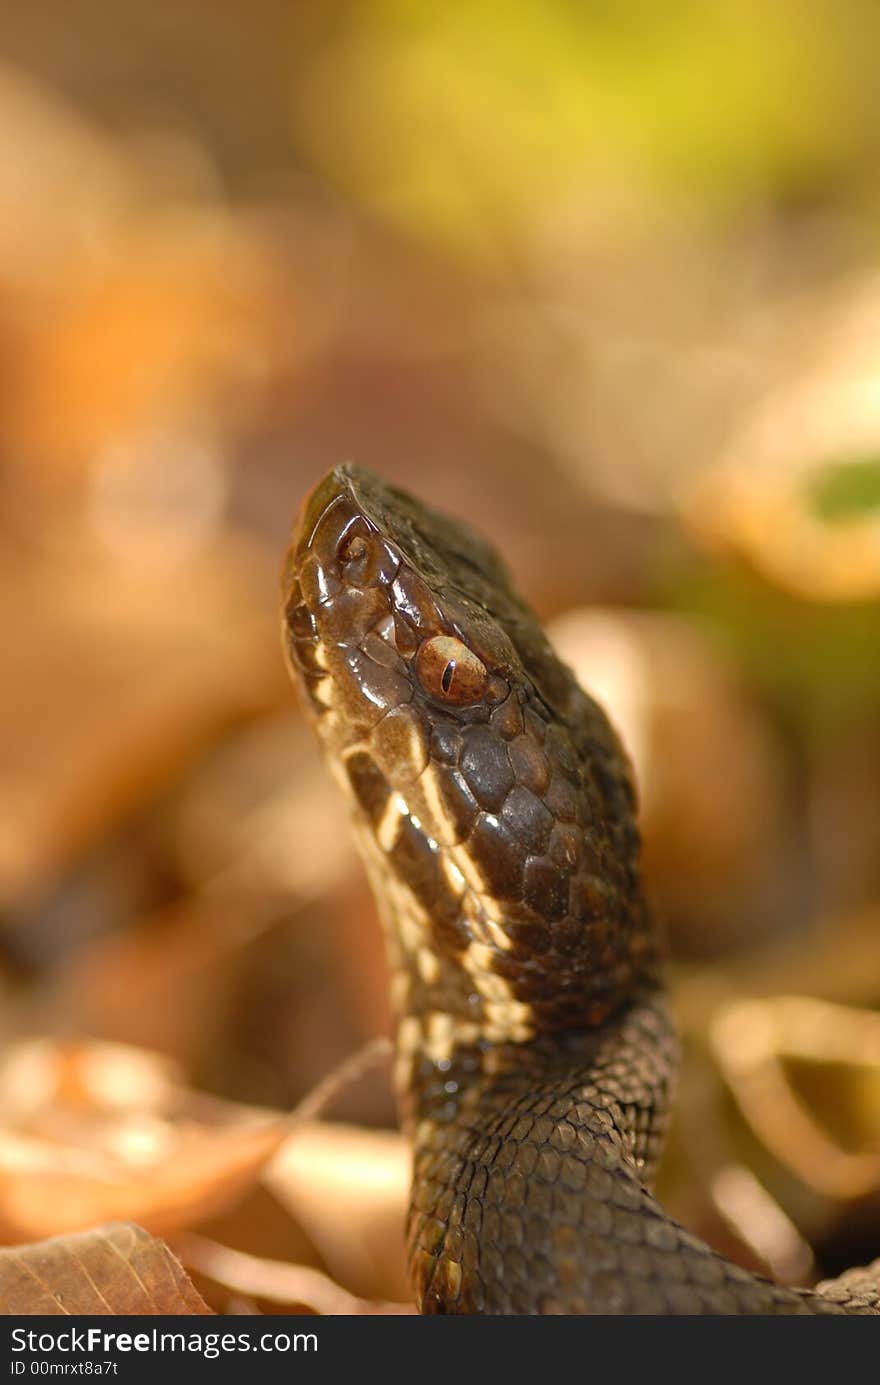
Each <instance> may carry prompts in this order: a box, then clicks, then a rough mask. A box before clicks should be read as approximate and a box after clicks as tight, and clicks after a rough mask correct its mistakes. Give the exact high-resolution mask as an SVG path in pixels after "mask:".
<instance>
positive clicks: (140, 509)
mask: <svg viewBox="0 0 880 1385" xmlns="http://www.w3.org/2000/svg"><path fill="white" fill-rule="evenodd" d="M878 51H880V11H878V9H877V7H876V6H875V5H874V4H873V3H871V0H834V3H832V0H799V3H798V4H792V3H787V0H782V3H778V4H775V5H772V6H771V5H766V4H764V3H762V0H712V2H711V3H705V2H704V3H699V4H698V3H694V0H668V3H666V4H664V5H662V6H658V5H654V4H651V3H648V0H618V3H615V4H607V3H594V4H590V5H576V4H572V3H570V2H569V0H508V3H506V4H505V5H504V6H497V7H496V6H478V5H471V4H466V3H464V2H463V0H450V3H447V4H445V5H442V6H441V5H434V4H429V3H427V2H426V0H410V3H408V4H401V3H397V2H396V0H358V3H353V2H352V0H349V3H344V2H343V0H325V2H324V3H322V4H314V5H309V4H297V3H291V2H290V0H287V3H285V0H250V3H249V4H247V5H239V4H235V3H233V0H229V3H224V4H217V3H208V0H175V3H174V4H173V5H171V4H170V3H167V0H159V3H154V4H151V5H146V4H139V3H133V4H129V5H127V6H125V7H123V8H122V9H120V8H119V7H118V6H110V5H108V4H107V3H106V0H73V2H72V3H69V4H67V5H65V7H64V11H63V20H61V19H60V18H59V10H58V7H57V6H55V5H52V4H50V3H48V2H47V0H31V3H29V4H28V5H27V6H3V7H2V9H0V127H2V128H3V129H4V130H6V135H5V136H4V137H3V139H2V142H0V538H2V542H0V611H2V621H0V623H2V629H3V632H4V635H3V668H4V676H3V679H2V683H0V708H2V718H0V737H2V757H0V989H2V1016H3V1018H2V1051H0V1091H2V1093H3V1102H2V1106H0V1111H2V1117H3V1121H4V1128H3V1130H2V1131H0V1235H2V1237H3V1239H4V1240H5V1241H7V1242H13V1243H15V1242H28V1241H31V1240H35V1239H37V1238H38V1237H40V1236H47V1235H51V1234H56V1233H64V1232H69V1231H72V1230H76V1229H78V1228H81V1227H86V1226H91V1225H94V1224H96V1223H98V1222H100V1221H103V1220H106V1219H107V1218H108V1216H110V1215H113V1216H131V1217H133V1218H134V1219H135V1220H137V1221H140V1222H141V1223H142V1224H143V1225H145V1226H147V1227H148V1228H149V1229H153V1230H157V1231H159V1232H160V1233H161V1234H165V1235H167V1236H168V1237H169V1238H170V1239H171V1241H172V1244H173V1245H175V1246H176V1247H177V1248H178V1249H179V1250H180V1253H181V1255H182V1256H183V1258H184V1262H185V1263H187V1264H189V1265H190V1267H191V1268H193V1270H194V1272H198V1273H199V1274H200V1275H201V1278H200V1279H199V1283H200V1285H201V1287H202V1288H203V1290H204V1292H205V1293H206V1294H207V1295H208V1297H209V1301H210V1302H212V1303H213V1304H214V1306H216V1307H220V1308H223V1307H229V1305H230V1304H231V1303H232V1304H237V1305H238V1308H239V1311H243V1310H242V1308H241V1305H242V1303H245V1304H246V1305H251V1306H252V1307H259V1306H265V1304H266V1302H267V1301H268V1302H271V1304H272V1305H273V1306H274V1308H275V1310H276V1311H281V1309H280V1307H279V1305H281V1306H282V1307H283V1305H284V1304H285V1303H287V1302H288V1301H290V1302H303V1301H305V1300H306V1299H307V1295H305V1294H304V1293H303V1294H300V1296H299V1298H298V1297H297V1294H296V1293H294V1292H292V1291H289V1289H288V1286H287V1281H286V1280H283V1276H282V1278H281V1279H279V1280H278V1281H277V1283H276V1289H277V1292H275V1294H274V1297H273V1296H272V1294H271V1293H269V1294H268V1298H267V1293H266V1286H267V1284H268V1285H269V1287H270V1288H271V1283H270V1281H271V1278H272V1271H271V1268H269V1269H267V1268H266V1267H267V1266H269V1267H271V1266H272V1265H274V1266H275V1267H276V1270H278V1267H279V1266H281V1265H286V1264H307V1265H311V1266H315V1267H319V1268H320V1269H322V1270H324V1271H325V1272H326V1273H327V1274H328V1275H329V1276H330V1278H331V1279H332V1280H333V1281H334V1282H335V1283H337V1284H340V1285H342V1286H344V1287H345V1288H346V1289H348V1290H350V1291H351V1292H353V1293H355V1294H357V1295H360V1296H362V1297H363V1298H364V1299H368V1300H374V1299H390V1300H404V1299H406V1297H407V1289H406V1282H405V1277H404V1273H403V1269H402V1252H401V1249H400V1246H401V1234H400V1217H401V1208H402V1206H403V1202H404V1199H405V1184H406V1156H405V1151H403V1150H402V1148H401V1147H400V1145H399V1142H398V1141H397V1138H396V1136H395V1135H394V1134H393V1126H394V1105H393V1100H392V1097H391V1093H390V1087H389V1079H388V1074H387V1070H386V1069H384V1068H382V1067H381V1066H379V1067H378V1068H375V1069H373V1070H372V1071H371V1072H369V1073H367V1074H366V1075H364V1076H362V1077H361V1078H360V1079H359V1080H357V1081H354V1082H351V1083H349V1084H347V1085H346V1086H345V1087H344V1089H343V1090H342V1091H341V1092H340V1093H339V1095H338V1096H337V1097H336V1099H335V1100H334V1102H333V1105H332V1110H331V1114H332V1116H333V1117H335V1118H336V1124H334V1125H333V1127H332V1128H331V1129H330V1131H329V1132H328V1131H326V1130H324V1129H323V1128H319V1127H317V1126H315V1127H314V1128H313V1127H311V1126H310V1127H309V1129H308V1130H307V1131H306V1132H305V1133H304V1134H303V1136H302V1139H301V1140H300V1141H299V1143H297V1137H295V1136H294V1137H291V1139H290V1140H289V1141H286V1142H285V1143H284V1145H283V1146H282V1147H280V1148H279V1149H278V1150H277V1151H276V1152H274V1153H273V1156H272V1162H271V1163H268V1164H267V1163H266V1159H267V1158H268V1152H267V1149H264V1148H263V1146H262V1145H261V1146H260V1151H261V1152H259V1153H257V1154H254V1150H253V1148H252V1144H248V1140H250V1139H251V1136H252V1133H253V1131H252V1125H251V1123H252V1122H253V1120H255V1119H257V1118H258V1117H259V1118H261V1119H264V1120H271V1113H272V1112H277V1111H284V1110H288V1109H289V1108H290V1107H291V1106H292V1105H293V1104H294V1103H296V1102H297V1101H298V1100H300V1099H301V1098H302V1097H304V1096H305V1095H306V1094H307V1093H308V1092H310V1091H311V1090H312V1089H313V1088H314V1086H315V1084H316V1083H317V1082H318V1081H319V1080H320V1079H321V1078H323V1077H324V1076H325V1075H326V1074H327V1073H329V1072H330V1071H331V1070H332V1069H333V1068H334V1067H335V1066H336V1065H337V1064H338V1063H339V1062H340V1061H342V1060H343V1059H345V1058H346V1057H347V1056H348V1055H350V1054H352V1053H353V1052H355V1051H357V1050H358V1048H359V1047H360V1046H361V1045H362V1044H363V1042H364V1041H365V1040H366V1039H367V1038H369V1037H370V1036H372V1035H374V1034H377V1033H382V1032H387V1030H388V1012H387V1000H386V976H385V968H384V957H383V954H382V944H381V938H380V936H379V933H378V930H377V925H376V922H375V918H374V912H373V906H372V902H371V899H370V897H369V895H368V892H367V890H366V886H365V884H364V881H363V878H362V876H361V872H360V869H359V867H358V865H357V863H356V861H355V860H354V858H353V855H352V852H351V848H350V845H349V840H348V835H347V831H346V827H345V818H344V814H343V811H342V807H341V804H340V803H339V802H338V801H337V797H336V793H335V790H334V788H333V787H332V785H330V784H329V783H328V782H327V780H326V778H325V774H324V772H323V770H322V768H321V766H320V764H319V763H318V760H317V756H316V752H315V751H314V749H313V746H312V743H311V739H310V735H309V733H308V731H307V729H306V728H305V726H304V724H303V723H302V721H301V719H300V716H299V713H298V710H297V708H296V705H295V703H294V699H293V694H292V690H291V688H290V686H289V684H288V681H287V678H286V675H285V673H284V670H283V665H282V660H281V655H280V647H279V637H278V632H277V618H276V603H277V597H276V591H277V576H278V572H279V568H280V562H281V557H282V553H283V549H284V546H285V543H286V539H287V535H288V533H289V529H290V525H291V522H292V518H293V515H294V513H295V511H296V508H297V506H298V505H299V503H300V500H301V499H302V496H303V494H304V492H305V491H306V489H307V488H308V487H309V486H310V485H311V484H313V483H314V481H315V480H316V479H317V478H318V477H319V476H320V475H321V473H322V472H323V471H324V470H326V469H327V468H329V467H330V466H333V465H335V464H336V463H338V462H340V461H344V460H354V461H357V462H360V463H363V464H366V465H368V466H371V467H373V468H375V469H376V470H378V471H380V472H381V473H382V474H383V475H385V476H387V477H388V478H390V479H393V480H394V481H396V482H398V483H400V484H402V485H405V486H406V487H408V488H411V489H413V490H414V491H416V492H417V493H418V494H419V495H420V496H421V497H423V498H424V499H426V500H429V501H432V502H434V503H435V504H437V505H440V506H442V507H443V508H445V509H447V510H450V511H453V512H455V513H457V514H460V515H463V516H466V517H470V518H471V519H473V520H474V521H475V522H477V523H478V525H479V526H480V527H481V528H482V529H484V530H485V531H486V532H487V533H488V534H489V535H490V536H491V538H492V539H493V540H494V541H495V542H496V543H497V545H498V546H499V547H500V549H501V551H502V552H503V554H504V555H505V557H506V560H507V562H508V564H509V566H510V567H511V568H512V570H513V572H514V573H515V576H516V579H517V583H518V585H519V586H520V588H521V590H522V591H523V592H524V593H525V594H526V595H527V596H528V598H529V599H530V601H531V602H532V604H533V605H534V606H535V607H536V608H537V609H538V610H539V612H540V613H541V615H542V616H543V617H545V618H546V619H547V620H548V621H549V622H551V626H552V631H553V634H554V636H555V638H556V640H557V643H558V645H559V647H560V648H561V649H562V651H563V653H564V655H565V657H566V658H567V659H568V660H569V661H570V662H571V663H573V664H574V665H575V666H576V667H577V668H578V670H579V671H580V673H581V675H582V678H583V681H584V682H585V684H586V685H587V686H588V687H589V688H590V689H591V690H592V691H594V692H596V693H597V694H598V695H599V696H600V697H601V698H602V699H603V700H604V701H605V702H606V704H607V705H608V707H609V709H610V711H611V714H612V717H613V718H614V720H615V721H616V722H617V724H618V725H619V727H620V728H621V729H622V731H623V734H624V736H625V739H626V742H627V745H628V746H629V748H630V751H631V753H632V755H633V758H634V760H635V763H636V766H637V770H638V775H639V780H640V787H641V797H642V813H643V830H644V837H645V856H646V871H647V875H648V879H649V886H650V891H651V894H652V897H653V899H654V901H655V905H656V908H657V910H658V912H659V914H660V916H661V918H662V920H663V923H664V927H665V929H666V933H667V936H668V939H669V948H670V953H671V956H672V979H673V985H674V995H675V1001H676V1006H677V1012H678V1014H679V1016H680V1019H681V1024H682V1027H683V1030H684V1033H685V1039H686V1062H685V1066H684V1073H683V1078H682V1084H681V1090H680V1094H679V1106H680V1115H679V1117H678V1120H677V1125H676V1129H675V1132H674V1135H673V1139H672V1142H671V1147H670V1151H669V1157H668V1159H667V1161H666V1167H665V1170H664V1181H663V1190H664V1196H665V1198H666V1201H667V1204H668V1205H669V1207H670V1209H671V1210H672V1211H674V1212H675V1213H676V1214H677V1215H678V1216H680V1217H682V1218H684V1219H685V1220H686V1221H687V1222H688V1224H689V1225H690V1226H692V1227H693V1228H695V1229H696V1230H698V1231H700V1232H701V1233H702V1234H704V1235H706V1236H708V1237H709V1238H710V1239H711V1240H712V1241H713V1243H715V1244H717V1245H719V1246H721V1247H722V1248H723V1249H724V1250H726V1251H727V1253H728V1254H731V1255H733V1256H735V1257H736V1258H737V1259H739V1260H740V1261H742V1262H743V1263H746V1264H749V1265H753V1266H755V1267H758V1268H761V1269H764V1270H769V1271H770V1272H772V1273H773V1274H775V1275H777V1276H779V1277H781V1278H785V1279H788V1280H790V1281H792V1282H797V1283H809V1282H812V1281H813V1280H814V1279H815V1278H816V1277H817V1275H819V1274H822V1273H831V1272H836V1271H838V1270H839V1269H841V1268H843V1267H844V1266H845V1265H847V1264H848V1263H851V1262H854V1261H860V1260H861V1261H863V1260H865V1259H867V1258H870V1257H871V1256H872V1255H877V1254H878V1253H880V1015H878V1011H877V1007H878V1006H880V657H878V651H880V88H878V85H877V80H876V72H877V57H878ZM255 1113H256V1114H255ZM243 1132H244V1133H243ZM242 1141H244V1144H243V1143H242ZM309 1141H311V1142H312V1143H311V1144H310V1143H309ZM245 1146H246V1147H247V1148H246V1149H245ZM175 1237H177V1240H175V1239H174V1238H175ZM187 1238H189V1239H188V1240H187ZM224 1254H226V1259H223V1255H224ZM229 1254H232V1255H233V1256H235V1255H238V1256H240V1257H245V1259H239V1260H234V1259H233V1260H232V1261H230V1260H229ZM212 1257H213V1258H212ZM230 1266H232V1268H231V1269H230ZM236 1266H237V1267H238V1269H235V1267H236ZM261 1266H262V1268H263V1270H265V1272H266V1275H268V1278H266V1277H265V1276H264V1278H263V1279H260V1278H259V1273H260V1267H261ZM248 1267H249V1268H248ZM255 1267H256V1268H255ZM279 1273H280V1272H279ZM248 1274H250V1275H251V1278H250V1279H248ZM236 1275H238V1279H237V1278H236ZM254 1275H256V1276H257V1277H256V1279H254V1277H253V1276H254ZM239 1281H241V1282H239ZM282 1281H283V1282H282Z"/></svg>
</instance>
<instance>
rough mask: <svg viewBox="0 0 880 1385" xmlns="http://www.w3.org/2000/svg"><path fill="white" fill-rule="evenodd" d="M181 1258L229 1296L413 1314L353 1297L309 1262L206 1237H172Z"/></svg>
mask: <svg viewBox="0 0 880 1385" xmlns="http://www.w3.org/2000/svg"><path fill="white" fill-rule="evenodd" d="M175 1248H176V1249H177V1252H178V1254H179V1255H180V1258H181V1260H182V1261H183V1262H184V1264H185V1265H187V1266H188V1267H189V1268H190V1269H192V1270H194V1271H195V1272H196V1273H197V1274H199V1275H202V1276H204V1277H205V1278H206V1279H210V1280H212V1281H213V1282H214V1283H215V1284H217V1285H219V1286H220V1287H221V1288H223V1289H225V1290H228V1291H229V1292H230V1294H232V1295H238V1296H241V1295H244V1296H245V1298H247V1299H250V1300H254V1299H264V1300H267V1301H268V1302H269V1303H270V1304H272V1305H273V1306H274V1305H276V1304H277V1305H284V1306H285V1307H286V1308H288V1309H290V1308H294V1309H297V1310H301V1309H306V1310H307V1311H310V1312H313V1313H317V1314H321V1315H322V1316H323V1315H327V1314H330V1315H333V1316H339V1315H341V1316H345V1317H365V1316H373V1315H379V1316H386V1315H392V1316H402V1315H406V1314H410V1313H415V1308H414V1307H413V1306H412V1305H411V1304H409V1303H390V1302H377V1301H373V1300H369V1299H362V1298H357V1297H356V1296H355V1295H354V1294H350V1293H349V1292H348V1291H347V1290H346V1289H343V1288H342V1287H341V1285H339V1284H336V1283H334V1281H333V1280H332V1279H331V1278H330V1277H329V1275H326V1274H322V1273H321V1271H320V1270H316V1269H312V1268H311V1267H310V1266H308V1265H290V1264H286V1263H284V1262H283V1261H280V1260H266V1259H262V1258H260V1257H259V1256H256V1255H243V1254H242V1253H241V1251H238V1250H230V1249H229V1247H228V1246H221V1245H218V1244H217V1242H216V1241H211V1240H209V1239H208V1238H207V1237H206V1236H194V1235H189V1234H185V1235H183V1236H180V1237H178V1238H177V1239H176V1241H175Z"/></svg>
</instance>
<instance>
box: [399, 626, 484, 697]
mask: <svg viewBox="0 0 880 1385" xmlns="http://www.w3.org/2000/svg"><path fill="white" fill-rule="evenodd" d="M416 673H417V674H418V676H419V681H420V682H421V684H422V687H423V688H424V689H425V692H427V693H429V694H430V696H431V697H436V698H437V699H438V701H440V702H451V703H453V704H454V705H455V706H456V707H466V706H467V705H468V703H471V702H479V700H480V698H481V697H482V696H483V693H484V692H485V689H486V684H487V683H488V681H489V673H488V670H487V668H486V665H485V664H484V663H483V662H482V660H480V659H478V658H477V656H476V654H474V652H473V650H471V649H468V647H467V645H466V644H462V642H461V640H457V639H455V638H454V636H452V635H435V636H434V637H433V639H430V640H425V643H424V644H423V645H422V647H421V649H420V650H419V652H418V654H417V655H416Z"/></svg>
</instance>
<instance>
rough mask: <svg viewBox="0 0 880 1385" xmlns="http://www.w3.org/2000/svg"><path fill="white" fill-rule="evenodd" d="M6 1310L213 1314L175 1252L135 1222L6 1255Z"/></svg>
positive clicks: (0, 1297) (2, 1278)
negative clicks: (194, 1286)
mask: <svg viewBox="0 0 880 1385" xmlns="http://www.w3.org/2000/svg"><path fill="white" fill-rule="evenodd" d="M0 1303H2V1305H3V1307H2V1308H0V1312H2V1313H3V1314H4V1315H6V1316H12V1315H16V1316H19V1317H21V1316H31V1315H33V1314H42V1313H46V1314H52V1315H56V1316H58V1315H61V1314H95V1315H101V1316H105V1315H108V1314H119V1315H122V1314H128V1313H137V1314H145V1315H149V1316H151V1317H155V1316H156V1315H158V1314H162V1313H170V1314H174V1315H175V1316H177V1315H181V1314H198V1315H200V1316H205V1315H207V1314H210V1312H211V1310H210V1308H209V1307H208V1306H207V1304H206V1303H205V1301H204V1299H202V1298H201V1296H200V1295H199V1294H198V1293H196V1290H195V1289H194V1288H193V1286H192V1284H191V1283H190V1281H189V1279H188V1278H187V1276H186V1274H185V1273H184V1270H183V1267H182V1266H181V1264H180V1262H179V1261H178V1260H177V1259H176V1258H175V1256H174V1255H172V1253H171V1251H170V1250H169V1249H168V1247H167V1246H166V1245H165V1244H164V1243H163V1242H162V1241H157V1240H155V1239H154V1238H153V1237H152V1236H149V1235H148V1234H147V1232H146V1231H144V1230H143V1228H142V1227H140V1226H135V1225H134V1223H132V1222H111V1223H109V1224H108V1225H106V1226H99V1227H96V1228H95V1229H94V1230H92V1231H85V1232H82V1233H81V1234H79V1235H75V1236H59V1237H55V1238H53V1239H52V1240H48V1241H38V1242H36V1243H35V1244H33V1245H26V1246H16V1247H14V1248H12V1249H10V1250H0Z"/></svg>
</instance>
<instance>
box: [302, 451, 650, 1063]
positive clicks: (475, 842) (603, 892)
mask: <svg viewBox="0 0 880 1385" xmlns="http://www.w3.org/2000/svg"><path fill="white" fill-rule="evenodd" d="M283 604H284V636H285V648H286V652H287V657H288V662H289V664H290V668H291V671H292V673H293V676H294V679H295V681H296V682H297V683H298V685H299V687H300V689H301V690H302V693H303V695H304V700H305V704H306V707H307V710H308V712H309V714H310V716H311V719H312V720H313V722H314V724H315V727H316V730H317V732H318V736H319V739H320V740H321V742H322V745H323V748H324V750H325V753H326V755H327V757H328V759H329V761H330V764H331V766H332V768H333V769H334V771H335V773H336V775H337V778H338V779H339V780H340V781H341V782H342V784H343V786H344V788H345V791H346V793H347V794H348V796H349V799H350V801H351V802H352V804H353V807H354V811H355V817H356V821H357V824H358V827H359V841H360V845H361V849H362V853H363V855H364V858H365V861H366V864H367V867H368V870H369V873H370V876H371V881H372V884H373V887H374V891H375V893H376V894H377V896H378V898H379V901H380V905H381V906H382V909H383V913H384V915H385V918H386V921H387V922H388V924H389V927H390V930H391V932H392V935H393V938H394V947H395V956H396V959H397V962H398V964H399V966H402V967H403V969H404V970H405V971H407V973H408V975H409V977H410V980H409V983H408V984H409V990H408V994H407V995H406V996H405V997H402V998H401V1008H402V1009H406V1008H407V1007H409V1008H414V1006H415V1003H416V1002H415V997H414V988H416V989H419V988H420V989H421V990H424V991H426V992H428V993H429V994H426V995H424V996H422V997H421V998H420V1001H419V1003H420V1004H421V1003H422V1002H424V1004H425V1005H427V1006H428V1007H429V1008H430V1010H431V1011H432V1012H433V1013H440V1014H448V1013H455V1014H456V1015H457V1016H458V1017H459V1018H462V1017H463V1016H470V1017H471V1020H473V1023H474V1024H476V1025H477V1026H478V1027H479V1026H483V1031H485V1032H483V1031H481V1032H483V1036H484V1037H485V1033H488V1034H489V1037H490V1038H493V1037H494V1038H498V1037H502V1036H507V1037H513V1038H521V1039H522V1038H526V1037H529V1036H530V1035H531V1034H532V1033H534V1032H536V1031H537V1030H539V1029H543V1028H548V1027H549V1028H563V1027H568V1026H579V1025H583V1024H589V1023H596V1022H598V1021H599V1020H601V1019H602V1018H604V1016H605V1015H606V1014H607V1013H608V1012H609V1011H610V1010H611V1009H612V1008H614V1007H615V1006H616V1005H617V1004H619V1003H620V1001H621V1000H622V998H623V997H624V996H625V995H626V994H627V993H628V992H629V990H630V989H631V988H632V986H633V984H634V981H635V979H636V978H637V977H638V975H639V973H640V972H641V971H642V969H643V965H644V961H645V958H646V956H648V955H649V954H650V953H651V952H652V945H651V942H650V930H649V927H648V924H647V915H646V911H645V909H644V907H643V905H642V900H641V893H640V886H639V873H638V850H639V842H638V834H637V831H636V826H635V804H634V793H633V788H632V784H631V779H630V775H629V770H628V764H627V761H626V757H625V755H624V754H623V751H622V750H621V747H620V744H619V742H618V740H617V738H616V736H615V735H614V733H613V731H612V730H611V728H610V726H609V724H608V722H607V719H606V718H605V715H604V713H603V712H602V711H601V709H600V708H599V707H598V706H597V704H596V703H595V702H593V701H592V699H590V698H589V697H588V696H587V695H586V694H585V693H584V692H583V691H582V690H581V689H580V687H579V686H578V684H577V682H576V680H575V678H574V676H573V674H572V673H571V671H570V669H568V668H567V667H566V665H564V664H563V663H562V662H561V661H560V660H559V659H558V658H557V656H556V654H555V653H554V651H553V650H552V648H551V646H550V644H549V643H548V641H547V639H546V637H545V635H544V633H543V631H542V629H541V627H540V624H539V622H538V621H537V619H536V617H535V616H534V614H533V613H532V612H531V611H530V610H529V608H528V607H527V606H526V605H525V604H524V603H523V602H522V601H521V600H520V598H519V597H518V596H517V594H516V593H515V592H514V590H513V588H512V586H511V582H510V579H509V577H508V574H507V571H506V569H505V567H504V564H503V563H502V562H501V560H500V558H499V557H498V555H497V554H496V553H495V551H494V550H493V549H492V548H491V547H490V546H489V545H488V544H487V543H486V542H485V541H484V540H483V539H482V538H481V537H479V536H478V535H477V534H476V533H475V532H474V531H473V530H471V529H470V527H469V526H467V525H465V524H462V523H460V522H458V521H455V520H452V519H450V518H448V517H446V516H444V515H441V514H439V513H437V512H436V511H433V510H431V509H429V508H427V507H426V506H424V505H422V504H420V503H419V502H418V501H416V500H415V499H413V498H412V497H411V496H409V495H406V494H404V493H403V492H401V491H399V490H397V489H395V488H394V487H392V486H390V485H389V484H387V483H386V482H384V481H382V480H381V479H380V478H378V477H376V476H374V475H373V474H371V473H370V472H368V471H366V470H363V469H361V468H357V467H353V466H343V467H339V468H337V469H336V470H335V471H333V472H331V473H330V474H329V475H328V476H326V477H325V478H324V480H323V481H321V482H320V484H319V485H318V486H317V487H316V488H315V490H314V491H313V492H312V494H311V495H310V496H309V497H308V498H307V500H306V502H305V504H304V506H303V509H302V512H301V515H300V518H299V521H298V524H297V528H296V532H295V534H294V539H293V542H292V544H291V547H290V549H289V552H288V557H287V563H286V567H285V572H284V578H283ZM468 1022H471V1021H470V1020H469V1021H468ZM486 1026H489V1029H488V1030H486Z"/></svg>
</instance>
